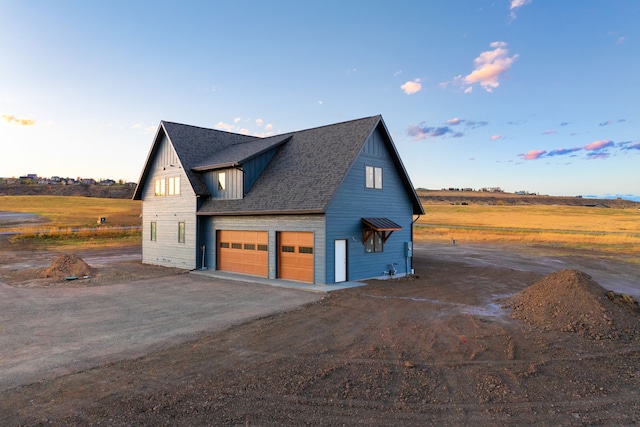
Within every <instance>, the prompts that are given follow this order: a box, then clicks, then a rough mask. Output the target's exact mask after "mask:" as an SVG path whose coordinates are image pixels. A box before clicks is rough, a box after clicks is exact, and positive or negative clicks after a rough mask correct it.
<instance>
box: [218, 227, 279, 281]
mask: <svg viewBox="0 0 640 427" xmlns="http://www.w3.org/2000/svg"><path fill="white" fill-rule="evenodd" d="M268 254H269V252H268V234H267V232H266V231H237V230H219V231H218V270H223V271H232V272H234V273H242V274H252V275H254V276H263V277H267V272H268V270H269V269H268V265H269V259H268Z"/></svg>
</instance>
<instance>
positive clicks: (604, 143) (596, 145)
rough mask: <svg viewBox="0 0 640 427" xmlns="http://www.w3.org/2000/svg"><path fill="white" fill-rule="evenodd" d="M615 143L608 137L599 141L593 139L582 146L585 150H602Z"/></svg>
mask: <svg viewBox="0 0 640 427" xmlns="http://www.w3.org/2000/svg"><path fill="white" fill-rule="evenodd" d="M614 145H615V144H614V143H613V141H611V140H608V139H601V140H599V141H593V142H592V143H591V144H587V145H585V146H584V149H585V150H603V149H605V148H608V147H613V146H614Z"/></svg>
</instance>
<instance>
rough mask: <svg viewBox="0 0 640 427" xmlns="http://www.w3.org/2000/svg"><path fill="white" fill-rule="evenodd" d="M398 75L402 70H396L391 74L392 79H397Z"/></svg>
mask: <svg viewBox="0 0 640 427" xmlns="http://www.w3.org/2000/svg"><path fill="white" fill-rule="evenodd" d="M400 74H402V70H398V71H396V72H395V73H393V77H398V76H399V75H400Z"/></svg>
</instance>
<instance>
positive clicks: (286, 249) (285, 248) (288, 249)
mask: <svg viewBox="0 0 640 427" xmlns="http://www.w3.org/2000/svg"><path fill="white" fill-rule="evenodd" d="M295 251H296V247H295V246H282V252H291V253H293V252H295Z"/></svg>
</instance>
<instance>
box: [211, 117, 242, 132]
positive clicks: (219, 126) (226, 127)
mask: <svg viewBox="0 0 640 427" xmlns="http://www.w3.org/2000/svg"><path fill="white" fill-rule="evenodd" d="M234 122H235V119H234ZM236 123H237V122H236ZM234 127H235V126H234V125H231V124H229V123H225V122H218V124H217V125H216V129H222V130H225V131H227V132H233V129H234Z"/></svg>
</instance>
